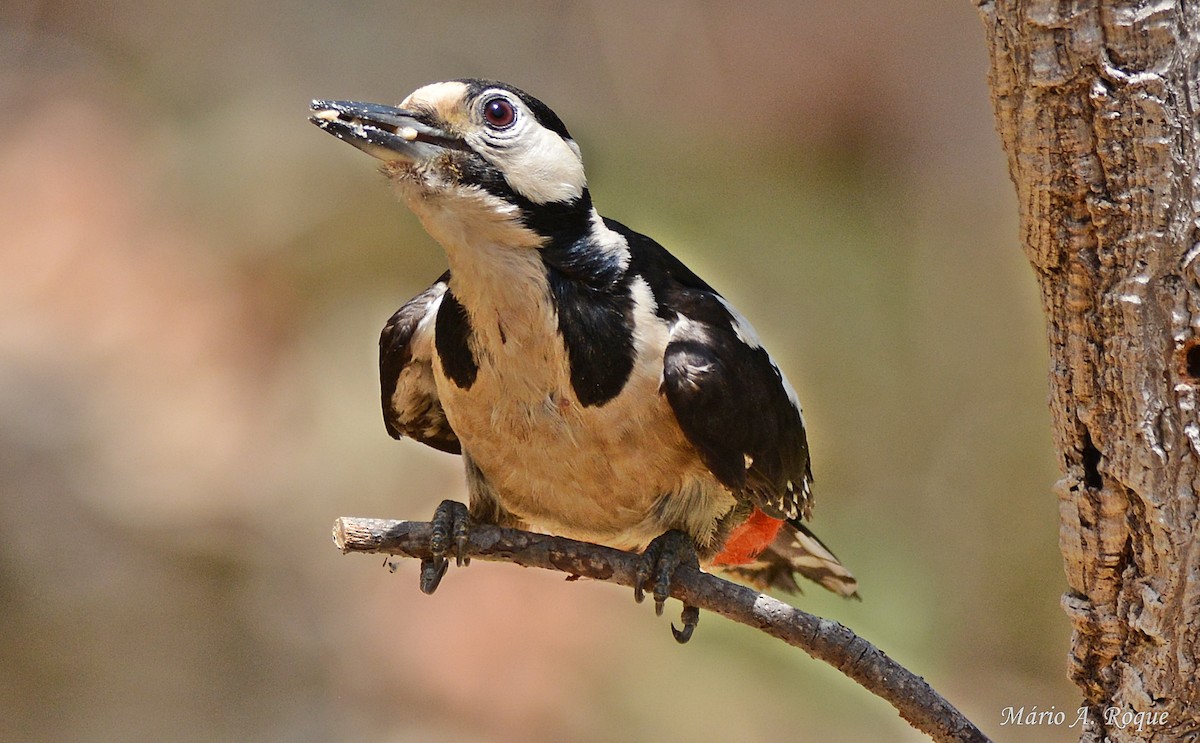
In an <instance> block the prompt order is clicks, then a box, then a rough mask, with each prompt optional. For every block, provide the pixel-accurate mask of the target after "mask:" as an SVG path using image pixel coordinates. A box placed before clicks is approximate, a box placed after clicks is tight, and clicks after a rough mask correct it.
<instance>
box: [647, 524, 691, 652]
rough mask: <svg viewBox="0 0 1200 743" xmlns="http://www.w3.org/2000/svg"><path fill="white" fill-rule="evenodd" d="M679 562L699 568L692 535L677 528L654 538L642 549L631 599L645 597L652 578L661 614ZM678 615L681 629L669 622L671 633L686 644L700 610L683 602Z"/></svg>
mask: <svg viewBox="0 0 1200 743" xmlns="http://www.w3.org/2000/svg"><path fill="white" fill-rule="evenodd" d="M681 565H688V566H691V567H693V568H697V569H699V567H700V559H699V557H697V555H696V544H695V542H693V541H692V538H691V537H689V536H688V535H687V534H685V533H684V532H682V531H679V530H678V529H672V530H671V531H668V532H665V533H663V534H661V535H659V536H658V537H655V539H654V540H653V541H652V542H650V544H649V545H647V547H646V550H645V551H644V552H642V556H641V561H640V562H639V563H638V568H637V573H636V574H635V576H634V578H635V583H634V586H633V598H634V599H635V600H636V601H637V602H638V603H641V602H642V600H643V599H644V598H645V597H646V594H645V586H646V583H647V582H649V581H653V583H652V584H651V591H652V592H653V593H654V611H655V613H656V614H658V615H659V616H662V613H663V604H664V603H665V602H666V600H667V598H668V597H669V596H670V595H671V578H672V577H673V576H674V575H675V570H676V568H678V567H679V566H681ZM680 618H681V619H682V620H683V629H681V630H680V629H675V625H674V624H672V625H671V633H672V634H674V635H675V639H676V640H677V641H678V642H680V643H685V642H687V641H688V640H690V639H691V637H692V631H693V630H695V629H696V624H698V623H699V621H700V610H699V609H697V608H696V607H694V606H688V605H687V604H684V605H683V614H682V616H681V617H680Z"/></svg>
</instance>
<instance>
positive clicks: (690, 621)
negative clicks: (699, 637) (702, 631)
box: [671, 604, 700, 645]
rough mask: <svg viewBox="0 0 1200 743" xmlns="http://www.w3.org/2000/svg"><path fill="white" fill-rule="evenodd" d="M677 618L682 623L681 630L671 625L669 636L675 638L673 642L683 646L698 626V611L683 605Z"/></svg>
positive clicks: (695, 608)
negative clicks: (681, 611)
mask: <svg viewBox="0 0 1200 743" xmlns="http://www.w3.org/2000/svg"><path fill="white" fill-rule="evenodd" d="M679 618H680V620H681V621H682V622H683V629H675V625H674V624H673V623H672V624H671V634H672V635H674V636H675V642H677V643H679V644H680V645H683V644H684V643H686V642H687V641H688V640H690V639H692V633H693V632H695V631H696V625H697V624H700V609H698V608H697V607H695V606H688V605H687V604H684V605H683V613H682V614H680V615H679Z"/></svg>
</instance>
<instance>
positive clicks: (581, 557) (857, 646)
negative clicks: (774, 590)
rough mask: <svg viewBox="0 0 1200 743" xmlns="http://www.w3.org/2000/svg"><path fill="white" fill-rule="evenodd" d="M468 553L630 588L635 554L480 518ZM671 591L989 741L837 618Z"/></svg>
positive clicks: (413, 547)
mask: <svg viewBox="0 0 1200 743" xmlns="http://www.w3.org/2000/svg"><path fill="white" fill-rule="evenodd" d="M431 528H432V527H431V525H430V524H429V523H428V522H422V521H388V520H383V519H362V518H350V517H343V518H340V519H338V520H337V521H336V522H334V525H333V541H334V544H336V545H337V547H338V549H340V550H341V551H342V553H343V554H345V553H347V552H367V553H384V554H389V555H397V556H401V557H416V558H424V557H430V556H431V555H430V552H429V537H430V531H431ZM467 552H468V554H469V555H470V556H471V557H474V558H479V559H481V560H492V561H498V562H512V563H516V564H517V565H521V566H523V567H529V568H544V569H546V570H558V571H560V572H563V573H568V574H570V575H577V576H581V577H584V578H592V579H594V580H602V581H608V582H609V583H617V584H619V585H622V586H629V587H632V586H633V583H634V573H635V571H636V570H637V563H638V555H636V554H633V553H631V552H622V551H621V550H615V549H611V548H609V547H602V546H600V545H595V544H588V543H586V542H577V541H575V540H573V539H565V538H563V537H552V536H547V535H545V534H534V533H532V532H527V531H519V530H516V529H505V528H501V527H498V526H490V525H486V524H475V525H473V526H472V528H471V532H470V541H469V543H468V549H467ZM671 595H672V596H674V597H675V598H677V599H679V600H680V601H683V602H684V603H687V604H689V605H691V606H697V607H699V608H701V609H707V610H708V611H711V612H714V613H716V614H720V615H721V616H724V617H727V618H729V619H732V620H733V621H735V622H740V623H742V624H745V625H747V626H749V627H755V628H757V629H760V630H762V631H763V632H766V633H767V634H768V635H771V636H772V637H777V638H779V639H780V640H783V641H784V642H786V643H787V644H789V645H793V646H795V647H798V648H800V649H801V650H803V651H804V652H806V653H808V654H809V655H811V656H812V657H814V658H816V659H818V660H823V661H825V662H826V663H828V664H830V665H831V666H833V667H834V668H836V669H838V670H839V671H841V672H842V673H844V674H846V675H847V676H849V677H850V678H852V679H854V680H855V681H857V682H858V683H859V684H861V685H862V686H863V687H864V688H865V689H867V691H870V692H871V693H873V694H875V695H876V696H878V697H880V698H882V699H884V700H885V701H887V702H888V703H889V704H891V705H892V706H893V707H895V708H896V709H897V711H899V712H900V716H901V717H903V718H904V719H905V720H907V721H908V723H909V724H910V725H912V726H913V727H915V728H916V729H917V730H920V731H921V732H923V733H925V734H927V735H928V736H929V737H931V738H933V739H934V740H936V741H971V742H972V743H981V742H983V741H988V740H989V739H988V737H987V736H986V735H984V734H983V733H982V732H981V731H980V730H979V728H977V727H975V725H973V724H972V723H971V721H970V720H968V719H967V718H966V717H964V716H963V715H962V713H961V712H959V711H958V710H957V709H955V708H954V707H953V706H952V705H951V704H950V703H949V702H947V701H946V700H945V699H943V698H942V696H941V695H940V694H938V693H937V692H936V691H934V690H933V688H932V687H931V686H929V684H927V683H926V682H925V680H924V679H923V678H921V677H920V676H917V675H916V674H914V673H912V672H911V671H909V670H908V669H906V668H904V667H903V666H901V665H900V664H899V663H897V662H896V661H894V660H892V659H891V658H889V657H888V656H887V654H886V653H884V652H883V651H882V650H880V649H878V648H876V647H875V646H874V645H872V644H871V643H869V642H867V641H866V640H864V639H863V638H861V637H859V636H858V635H856V634H855V633H854V632H852V631H851V630H850V629H848V628H846V627H844V626H842V625H841V624H839V623H838V622H835V621H833V620H830V619H822V618H820V617H816V616H813V615H812V614H808V613H807V612H803V611H801V610H799V609H796V608H795V607H792V606H789V605H787V604H785V603H783V602H781V601H777V600H775V599H773V598H771V597H770V596H767V595H764V594H761V593H758V592H757V591H754V590H752V589H750V588H746V587H745V586H740V585H737V584H736V583H730V582H729V581H727V580H723V579H721V578H718V577H716V576H715V575H710V574H708V573H704V572H702V571H699V570H695V569H693V568H689V567H680V568H679V569H678V570H677V571H676V572H675V577H674V581H673V582H672V586H671Z"/></svg>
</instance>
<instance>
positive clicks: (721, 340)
mask: <svg viewBox="0 0 1200 743" xmlns="http://www.w3.org/2000/svg"><path fill="white" fill-rule="evenodd" d="M718 303H719V302H718ZM685 317H686V316H685ZM737 322H738V319H734V318H732V317H731V323H737ZM743 322H744V321H743ZM743 327H745V328H746V329H747V330H748V326H743ZM738 335H739V334H738V332H735V331H734V330H733V329H732V327H721V326H719V325H718V326H714V325H709V324H707V323H704V322H702V321H695V320H690V319H685V320H681V321H679V322H677V323H676V325H675V328H674V329H673V330H672V333H671V340H670V342H669V343H668V344H667V348H666V352H665V355H664V359H663V391H664V392H665V394H666V396H667V400H668V401H669V402H670V404H671V409H672V410H674V411H675V417H676V419H677V420H678V421H679V427H680V428H681V429H683V433H684V435H685V436H687V438H688V441H690V442H691V443H692V445H693V446H695V447H696V450H697V451H698V452H699V453H700V458H701V459H702V460H703V461H704V464H706V465H707V466H708V468H709V470H711V471H712V473H713V474H714V475H715V476H716V477H717V479H718V480H720V481H721V483H722V484H723V485H725V486H726V487H728V488H729V489H730V490H732V491H734V492H735V493H744V494H746V495H747V496H748V497H749V500H750V501H751V502H752V503H753V504H754V505H755V506H757V507H759V508H761V509H762V510H763V512H764V513H766V514H767V515H768V516H772V517H774V518H781V519H798V518H807V516H808V512H809V510H810V508H811V491H810V483H811V482H812V470H811V467H810V464H809V456H808V439H807V437H806V436H805V433H804V422H803V419H802V418H801V414H800V409H799V407H798V406H797V405H796V403H795V400H794V395H793V394H790V391H789V390H790V388H789V386H788V384H787V382H786V381H785V380H784V378H783V375H782V373H781V372H780V371H779V369H778V367H776V365H775V363H774V362H773V361H772V360H771V357H770V356H769V355H768V354H767V351H766V349H764V348H762V347H761V346H758V345H757V344H755V343H752V342H751V343H747V342H746V341H745V340H743V339H742V338H739V337H738ZM743 336H744V334H743Z"/></svg>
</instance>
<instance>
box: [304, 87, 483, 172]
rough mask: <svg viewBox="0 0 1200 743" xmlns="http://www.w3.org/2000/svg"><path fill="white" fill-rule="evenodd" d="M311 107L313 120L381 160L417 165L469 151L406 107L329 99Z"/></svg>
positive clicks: (465, 146) (459, 142)
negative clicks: (448, 152)
mask: <svg viewBox="0 0 1200 743" xmlns="http://www.w3.org/2000/svg"><path fill="white" fill-rule="evenodd" d="M309 108H310V110H311V111H312V115H311V116H309V117H308V120H309V121H311V122H312V123H314V124H316V125H317V126H319V127H321V128H322V129H324V130H325V131H327V132H329V133H330V134H332V135H333V136H335V137H337V138H338V139H340V140H342V141H343V142H347V143H349V144H352V145H354V146H355V147H357V148H358V149H360V150H362V151H363V152H365V153H367V154H368V155H371V156H372V157H376V158H379V159H380V160H385V161H388V162H394V161H397V160H408V161H413V162H416V161H422V160H429V159H431V158H433V157H434V156H435V155H437V154H438V153H439V152H441V151H443V150H447V149H455V150H467V149H468V148H467V145H466V143H465V142H463V141H462V140H461V139H457V138H455V137H451V136H449V135H448V134H446V132H444V131H442V130H441V129H437V128H435V127H432V126H429V125H428V124H424V123H422V122H421V121H419V120H418V119H417V118H416V115H415V114H414V113H413V112H412V111H406V110H404V109H402V108H394V107H392V106H383V105H380V104H378V103H359V102H357V101H325V100H315V101H313V102H312V104H310V106H309Z"/></svg>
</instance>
